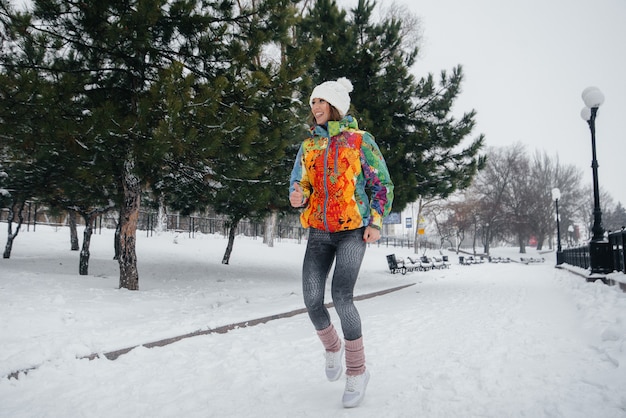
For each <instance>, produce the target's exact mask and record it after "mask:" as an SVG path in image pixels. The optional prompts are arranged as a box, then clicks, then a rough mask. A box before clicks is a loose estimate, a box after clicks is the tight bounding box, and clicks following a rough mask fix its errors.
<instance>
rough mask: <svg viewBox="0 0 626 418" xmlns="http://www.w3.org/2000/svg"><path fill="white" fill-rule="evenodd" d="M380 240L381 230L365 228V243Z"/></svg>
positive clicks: (370, 227)
mask: <svg viewBox="0 0 626 418" xmlns="http://www.w3.org/2000/svg"><path fill="white" fill-rule="evenodd" d="M379 239H380V229H378V228H374V227H373V226H367V227H365V232H364V233H363V241H365V242H376V241H378V240H379Z"/></svg>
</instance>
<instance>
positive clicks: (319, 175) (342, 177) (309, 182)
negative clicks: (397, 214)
mask: <svg viewBox="0 0 626 418" xmlns="http://www.w3.org/2000/svg"><path fill="white" fill-rule="evenodd" d="M310 134H311V136H310V138H308V139H306V140H305V141H304V142H303V143H302V145H301V146H300V150H299V151H298V155H297V156H296V161H295V163H294V166H293V170H292V171H291V178H290V181H289V185H290V186H289V192H290V193H291V192H292V191H293V190H294V184H295V183H296V182H298V183H300V186H301V187H302V190H303V193H304V195H305V201H304V202H305V203H304V210H303V211H302V213H301V215H300V221H301V222H302V226H303V227H305V228H308V227H312V228H316V229H321V230H324V231H328V232H339V231H346V230H352V229H357V228H360V227H363V226H368V225H372V226H374V227H376V228H378V229H381V228H382V224H383V217H385V216H386V215H388V214H389V212H390V211H391V203H392V201H393V183H392V182H391V179H390V178H389V170H388V169H387V164H386V163H385V159H384V158H383V156H382V154H381V153H380V149H379V148H378V145H376V142H374V138H373V136H372V135H371V134H370V133H368V132H366V131H360V130H359V127H358V124H357V121H356V120H355V119H354V118H352V116H346V117H344V118H343V119H342V120H341V121H329V122H328V128H325V127H323V126H319V125H315V126H313V127H312V128H311V132H310ZM368 193H369V194H368Z"/></svg>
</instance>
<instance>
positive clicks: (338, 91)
mask: <svg viewBox="0 0 626 418" xmlns="http://www.w3.org/2000/svg"><path fill="white" fill-rule="evenodd" d="M352 90H353V87H352V83H351V82H350V80H348V79H347V78H345V77H341V78H339V79H338V80H337V81H325V82H324V83H322V84H320V85H318V86H317V87H315V88H314V89H313V93H311V97H310V98H309V105H311V106H313V99H316V98H317V99H324V100H326V101H327V102H328V103H330V104H331V105H333V106H334V107H335V108H336V109H337V110H338V111H339V113H341V116H345V115H346V113H348V110H349V109H350V92H352Z"/></svg>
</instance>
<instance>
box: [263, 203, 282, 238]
mask: <svg viewBox="0 0 626 418" xmlns="http://www.w3.org/2000/svg"><path fill="white" fill-rule="evenodd" d="M277 219H278V213H277V212H276V211H275V210H273V211H272V212H271V213H270V216H268V217H267V218H266V219H265V234H264V235H263V240H264V241H265V244H267V246H268V247H274V231H275V230H276V220H277Z"/></svg>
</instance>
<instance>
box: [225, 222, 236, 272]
mask: <svg viewBox="0 0 626 418" xmlns="http://www.w3.org/2000/svg"><path fill="white" fill-rule="evenodd" d="M237 225H239V220H236V221H233V222H231V223H230V228H229V230H228V244H227V245H226V251H225V252H224V258H222V264H228V262H229V261H230V254H231V253H232V252H233V244H234V243H235V231H236V230H237Z"/></svg>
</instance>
